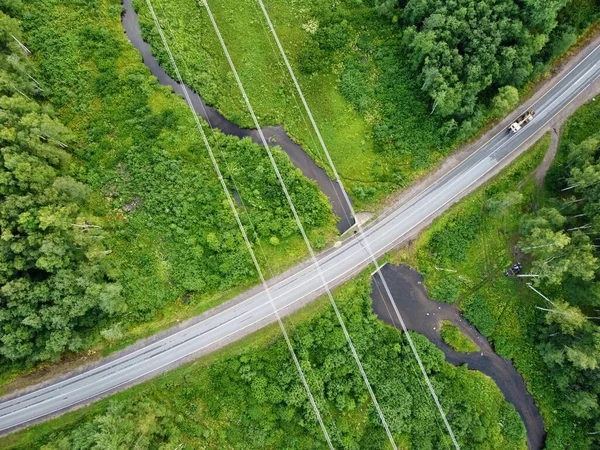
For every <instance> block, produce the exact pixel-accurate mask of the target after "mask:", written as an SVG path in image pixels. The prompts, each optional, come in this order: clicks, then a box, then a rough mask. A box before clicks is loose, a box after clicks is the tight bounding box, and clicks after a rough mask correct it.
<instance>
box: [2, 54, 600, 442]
mask: <svg viewBox="0 0 600 450" xmlns="http://www.w3.org/2000/svg"><path fill="white" fill-rule="evenodd" d="M598 78H600V46H598V47H596V48H595V49H593V50H592V51H591V52H590V53H589V54H588V56H587V57H586V58H585V59H583V60H582V61H581V62H580V63H578V64H577V65H576V66H575V67H574V68H573V69H571V70H570V71H569V72H567V73H566V74H565V75H564V76H563V78H562V79H561V80H560V81H559V82H558V83H557V84H556V85H554V86H553V87H552V88H551V89H550V90H548V91H547V92H546V94H545V95H543V96H542V97H541V98H540V99H539V100H538V101H537V102H536V103H535V105H534V106H533V108H534V109H535V111H536V114H535V117H534V119H533V120H532V121H531V122H530V123H529V124H527V125H526V126H525V127H524V128H523V129H522V130H521V131H519V132H518V133H516V134H510V133H509V132H508V131H506V130H503V131H501V132H499V133H498V134H497V135H495V136H494V137H493V138H491V139H490V140H489V141H488V142H487V143H485V144H484V145H483V146H482V147H480V148H479V149H478V150H477V151H475V152H474V153H472V155H471V156H470V157H468V158H467V159H465V160H464V161H463V162H462V163H460V164H458V165H457V166H456V167H455V168H453V169H452V170H451V171H450V172H448V173H447V174H446V175H444V176H442V177H441V178H439V179H438V180H437V181H435V182H434V183H433V184H432V185H430V186H429V187H428V188H426V189H423V190H422V191H421V192H420V193H418V195H416V196H414V197H413V198H412V199H411V200H409V201H408V202H406V203H405V204H404V205H402V206H401V207H399V208H398V209H396V210H395V211H393V212H392V213H390V214H388V215H387V216H386V217H385V218H384V219H382V220H380V221H378V222H375V223H373V224H372V225H371V226H369V227H368V228H367V229H365V235H364V239H367V240H368V242H369V245H370V247H371V249H372V250H373V251H374V252H376V253H377V255H381V254H383V253H385V252H386V251H388V250H389V249H391V248H392V247H394V246H395V245H398V244H399V243H400V242H402V241H403V240H404V239H406V238H407V237H408V236H409V235H410V234H411V232H414V230H415V229H418V227H419V226H421V225H422V223H423V222H426V221H428V220H430V219H431V217H433V216H435V215H436V214H439V212H440V211H443V210H444V209H445V208H447V207H449V206H450V205H451V204H452V203H453V202H454V201H456V200H457V199H458V198H460V196H461V195H464V194H465V193H466V192H467V191H468V190H469V189H470V188H471V187H472V186H473V185H474V184H476V183H478V182H480V181H481V180H484V179H486V178H487V177H489V176H491V174H492V172H493V171H494V169H497V168H498V166H499V165H500V164H501V163H502V162H503V161H504V160H505V159H506V158H509V157H510V156H511V155H512V154H513V153H514V152H516V151H517V150H518V149H519V148H520V147H521V146H522V145H523V144H525V143H528V144H530V143H531V142H530V141H532V139H531V138H532V137H534V135H536V134H538V133H539V131H540V130H541V129H543V128H544V127H547V125H548V123H549V122H550V121H551V120H552V119H553V118H554V117H555V116H556V115H557V114H559V113H560V112H561V111H562V110H563V109H564V108H566V107H567V106H568V105H569V104H570V103H571V102H572V101H573V100H574V99H575V98H576V97H577V96H578V95H579V94H581V93H582V92H584V91H585V90H586V88H588V87H589V85H590V84H591V83H592V82H594V81H595V80H597V79H598ZM369 261H370V257H369V254H368V253H367V251H366V249H365V246H364V244H363V242H362V240H361V239H358V238H357V237H356V236H353V237H351V238H350V239H348V240H346V241H345V242H344V243H343V245H342V246H341V247H340V248H338V249H336V250H335V251H332V252H329V253H327V254H326V255H324V256H323V257H322V258H321V259H320V266H321V270H322V272H323V274H324V276H325V278H326V280H327V282H328V283H329V285H330V287H333V286H335V285H338V284H340V283H341V282H343V281H345V280H347V279H348V278H349V277H350V276H351V275H353V274H356V273H358V272H359V271H360V270H362V269H364V268H365V267H366V266H368V265H369ZM321 290H322V286H321V282H320V277H319V274H318V272H317V270H316V268H315V267H314V266H312V265H311V266H307V267H304V268H303V269H301V270H298V271H296V272H294V273H293V274H292V275H290V276H288V277H287V278H285V279H283V280H282V281H280V282H278V283H277V284H275V285H273V286H272V287H271V292H272V296H273V298H274V300H275V303H276V305H277V307H278V308H279V309H280V310H281V311H282V314H286V313H288V312H290V311H291V310H292V309H293V308H294V305H295V304H297V302H302V301H305V300H306V299H307V298H314V297H315V296H316V295H317V294H318V293H319V292H321ZM272 321H274V318H273V310H272V307H271V305H270V304H269V302H268V299H267V296H266V294H265V293H264V292H262V291H261V292H259V293H258V294H256V295H254V296H252V297H249V298H247V299H246V300H244V301H242V302H239V303H237V304H234V305H232V306H231V307H229V308H227V309H224V310H222V311H220V312H219V313H217V314H215V315H212V316H210V317H208V318H207V319H206V320H204V321H202V322H199V323H196V324H195V325H193V326H191V327H189V328H186V329H184V330H181V331H179V332H177V333H175V334H171V335H170V336H167V337H165V338H163V339H160V340H157V341H156V342H152V343H150V344H148V345H146V346H144V347H142V348H139V349H137V350H135V351H132V352H129V353H127V354H125V355H123V356H121V357H118V358H116V359H113V360H111V361H107V362H105V363H103V364H101V365H99V366H97V367H94V368H92V369H90V370H87V371H85V372H83V373H80V374H77V375H74V376H72V377H70V378H67V379H64V380H62V381H58V382H55V383H53V384H50V385H48V386H45V387H43V388H40V389H37V390H33V391H31V392H28V393H26V394H22V395H20V396H17V397H15V398H12V399H9V400H5V401H3V402H2V403H0V434H2V433H7V432H9V431H11V430H13V429H16V428H19V427H22V426H25V425H28V424H30V423H33V422H35V421H41V420H44V419H46V418H48V417H50V416H53V415H56V414H58V413H60V412H62V411H66V410H69V409H71V408H73V407H75V406H77V405H82V404H86V403H90V402H91V401H93V400H95V399H98V398H100V397H102V396H104V395H106V394H107V393H110V392H113V391H115V390H118V389H119V388H123V387H125V386H128V385H131V384H133V383H135V382H136V381H138V382H139V381H141V380H143V379H146V378H148V377H150V376H152V375H156V374H158V373H160V372H161V371H164V370H165V369H166V368H169V367H172V366H173V364H174V363H176V362H177V361H182V360H185V359H186V358H187V359H189V357H190V356H191V355H194V354H197V353H198V352H200V351H202V350H203V349H207V348H209V347H211V346H214V345H215V344H216V343H218V342H220V341H230V340H231V339H232V338H236V337H237V338H239V337H242V336H244V335H246V334H248V333H249V332H250V331H253V330H254V329H256V327H257V324H258V325H263V324H266V323H270V322H272Z"/></svg>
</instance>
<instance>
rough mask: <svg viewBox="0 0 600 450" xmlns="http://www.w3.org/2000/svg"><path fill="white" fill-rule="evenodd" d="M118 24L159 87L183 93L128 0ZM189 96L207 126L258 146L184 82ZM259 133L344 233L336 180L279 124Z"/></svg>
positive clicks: (344, 210)
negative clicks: (312, 188)
mask: <svg viewBox="0 0 600 450" xmlns="http://www.w3.org/2000/svg"><path fill="white" fill-rule="evenodd" d="M121 23H122V25H123V28H124V30H125V34H126V35H127V37H128V38H129V40H130V42H131V43H132V44H133V46H134V47H135V48H136V49H137V50H138V51H139V52H140V53H141V55H142V58H143V61H144V65H145V66H146V67H148V69H150V72H151V73H152V75H154V76H155V77H156V79H157V80H158V82H159V83H160V84H162V85H163V86H170V87H171V88H172V89H173V91H174V92H175V93H176V94H180V95H183V86H181V85H180V84H179V83H178V82H177V81H175V80H174V79H173V78H171V77H170V75H169V74H168V73H167V72H166V71H165V70H164V69H163V68H162V67H161V66H160V64H159V63H158V61H157V60H156V58H155V57H154V55H153V54H152V51H151V49H150V45H149V44H148V43H147V42H146V41H144V39H143V38H142V33H141V30H140V25H139V23H138V15H137V13H136V12H135V9H134V8H133V5H132V0H123V14H122V17H121ZM185 88H186V89H187V91H188V93H189V94H190V98H191V100H192V107H193V108H194V111H196V114H198V115H199V116H200V117H202V119H203V120H205V121H206V122H208V123H209V124H210V125H211V127H213V128H218V129H219V130H221V131H222V132H223V133H224V134H226V135H229V136H236V137H238V138H240V139H241V138H245V137H249V138H250V139H252V141H254V142H255V143H257V144H259V145H262V141H261V139H260V136H259V133H258V131H257V130H255V129H250V128H240V127H239V126H238V125H236V124H234V123H232V122H230V121H229V120H227V119H226V118H225V117H224V116H223V115H222V114H221V113H219V111H217V110H216V109H215V108H213V107H212V106H209V105H207V104H206V103H205V102H204V100H203V99H202V97H200V95H199V94H198V93H197V92H195V91H194V90H193V89H192V88H191V87H189V86H187V85H185ZM262 132H263V135H264V136H265V138H266V140H267V143H268V144H269V145H270V146H279V147H281V149H283V151H284V152H285V153H286V154H287V155H288V157H289V158H290V160H291V162H292V164H294V166H296V167H297V168H298V169H300V171H301V172H302V173H303V174H304V176H305V177H307V178H309V179H311V180H313V181H315V182H316V183H317V185H318V186H319V188H320V189H321V192H323V193H324V194H325V195H326V196H327V198H328V199H329V203H330V204H331V207H332V209H333V212H334V214H335V215H336V216H337V217H338V219H339V220H338V222H337V228H338V230H339V232H340V233H344V232H345V231H347V230H348V229H349V228H351V227H352V225H354V218H353V217H352V212H351V209H350V207H349V206H348V205H347V203H346V202H345V201H344V193H343V190H342V187H341V186H340V185H339V184H338V183H337V181H334V180H332V179H331V178H329V175H327V173H326V172H325V170H323V169H322V168H321V167H319V166H318V165H317V164H316V163H315V162H314V161H313V160H312V158H311V157H310V156H309V155H308V154H307V153H306V152H305V151H304V150H303V149H302V147H301V146H300V145H298V144H296V143H295V142H294V141H293V140H292V139H291V138H290V137H289V136H288V134H287V133H286V132H285V130H284V128H283V127H282V126H270V127H264V128H262Z"/></svg>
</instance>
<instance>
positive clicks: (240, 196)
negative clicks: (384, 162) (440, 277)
mask: <svg viewBox="0 0 600 450" xmlns="http://www.w3.org/2000/svg"><path fill="white" fill-rule="evenodd" d="M157 3H158V5H159V8H160V9H161V10H162V13H163V16H166V14H165V8H164V4H163V3H162V2H161V1H160V0H157ZM165 21H168V19H166V20H165ZM159 22H160V20H159ZM162 28H163V29H166V30H167V32H168V33H169V35H170V37H171V42H172V43H173V45H174V46H175V47H176V49H177V50H179V53H180V55H181V56H180V60H181V61H182V62H183V66H184V68H185V70H186V72H187V74H188V76H190V75H191V71H190V69H189V66H188V64H187V61H186V58H185V52H184V51H183V49H182V47H181V46H180V45H178V43H177V40H176V39H175V34H174V33H173V30H172V29H170V28H168V27H164V26H163V27H162ZM200 106H201V108H202V111H203V112H204V116H205V117H206V122H207V123H208V126H209V128H210V130H211V133H212V136H213V138H214V139H217V134H216V133H215V129H214V127H213V125H212V123H211V122H210V118H209V115H208V111H207V110H206V107H205V105H204V102H203V101H200ZM217 149H218V150H219V154H220V156H221V158H222V159H223V161H224V162H225V166H226V169H227V174H228V175H229V177H230V178H231V182H232V184H233V188H234V189H235V190H236V191H237V192H238V194H239V201H240V203H241V207H242V210H243V211H244V215H245V216H246V219H247V220H248V222H249V223H250V227H251V228H252V231H253V233H254V237H255V239H256V241H257V243H258V247H259V249H260V253H261V255H262V257H263V259H264V261H265V265H266V268H267V269H268V271H269V273H270V275H271V277H273V276H274V275H275V272H274V270H273V268H272V266H271V264H269V262H268V261H269V259H268V258H267V255H266V253H265V251H264V247H263V245H262V242H261V240H260V237H259V235H258V233H257V231H256V226H255V225H254V222H253V220H252V217H251V215H250V213H249V212H248V208H247V206H246V204H245V203H244V199H243V196H242V191H241V190H240V189H239V187H238V185H237V183H236V181H235V177H234V175H233V174H234V171H233V170H232V169H231V166H230V165H229V162H228V161H227V158H226V157H225V155H224V153H223V151H222V150H221V147H220V146H218V145H217ZM287 321H288V322H290V323H291V328H292V330H293V332H298V331H297V328H296V325H295V324H294V321H293V319H292V317H291V316H289V317H288V318H287ZM298 345H299V347H300V351H305V349H304V345H303V343H302V340H301V339H300V340H298ZM325 410H326V412H327V415H328V416H329V419H330V420H331V425H332V427H333V429H334V432H335V433H336V434H339V430H338V428H337V425H336V423H335V420H334V418H333V416H332V414H331V412H330V411H329V408H325Z"/></svg>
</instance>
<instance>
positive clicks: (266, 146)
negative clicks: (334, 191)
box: [198, 0, 398, 450]
mask: <svg viewBox="0 0 600 450" xmlns="http://www.w3.org/2000/svg"><path fill="white" fill-rule="evenodd" d="M198 3H199V4H200V5H201V6H204V7H205V9H206V12H207V14H208V17H209V19H210V21H211V23H212V25H213V28H214V30H215V33H216V34H217V38H218V39H219V43H220V44H221V47H222V49H223V52H224V53H225V57H226V58H227V61H228V63H229V67H230V68H231V71H232V72H233V75H234V78H235V80H236V82H237V84H238V87H239V89H240V92H241V93H242V96H243V97H244V102H245V103H246V107H247V108H248V111H249V113H250V115H251V117H252V121H253V122H254V125H255V127H256V129H257V132H258V134H259V136H260V138H261V141H262V143H263V146H264V148H265V150H266V151H267V154H268V156H269V160H270V161H271V165H272V166H273V169H274V170H275V174H276V175H277V179H278V180H279V183H280V184H281V187H282V189H283V192H284V194H285V197H286V199H287V201H288V204H289V205H290V209H291V210H292V213H293V215H294V219H295V220H296V224H297V225H298V228H299V230H300V233H301V234H302V238H303V239H304V242H305V243H306V246H307V248H308V250H309V253H310V255H311V259H312V260H313V263H314V265H315V267H316V269H317V272H318V274H319V277H320V279H321V283H322V285H323V287H324V288H325V290H326V292H327V295H328V297H329V300H330V302H331V305H332V307H333V310H334V312H335V315H336V317H337V319H338V321H339V323H340V326H341V327H342V331H343V332H344V336H345V337H346V341H347V342H348V346H349V347H350V351H351V353H352V356H353V357H354V359H355V361H356V364H357V365H358V368H359V370H360V373H361V376H362V378H363V381H364V382H365V385H366V386H367V390H368V391H369V395H370V396H371V400H372V401H373V404H374V406H375V409H376V410H377V414H378V415H379V418H380V420H381V423H382V425H383V427H384V429H385V432H386V434H387V436H388V439H389V441H390V443H391V445H392V447H393V448H394V450H397V448H398V447H397V446H396V443H395V441H394V437H393V436H392V432H391V430H390V428H389V426H388V423H387V421H386V419H385V417H384V415H383V411H382V410H381V407H380V406H379V402H378V401H377V398H376V397H375V393H374V392H373V388H372V387H371V383H370V382H369V379H368V377H367V374H366V372H365V370H364V368H363V365H362V363H361V362H360V358H359V356H358V353H357V352H356V348H355V347H354V343H353V342H352V339H351V338H350V334H349V333H348V330H347V328H346V325H345V324H344V319H343V318H342V315H341V313H340V311H339V309H338V307H337V304H336V303H335V300H334V298H333V295H332V294H331V290H330V288H329V284H328V283H327V281H326V280H325V276H324V275H323V271H322V270H321V266H320V264H319V261H318V260H317V257H316V255H315V253H314V250H313V248H312V245H311V243H310V241H309V239H308V236H307V235H306V232H305V230H304V226H303V225H302V222H301V221H300V217H299V215H298V212H297V211H296V207H295V206H294V203H293V201H292V198H291V197H290V194H289V192H288V189H287V187H286V184H285V182H284V180H283V177H282V176H281V172H280V171H279V168H278V167H277V163H276V162H275V159H274V158H273V153H272V152H271V149H270V147H269V145H268V143H267V140H266V138H265V136H264V134H263V132H262V128H261V127H260V124H259V122H258V119H257V117H256V114H255V113H254V108H253V107H252V105H251V103H250V100H249V99H248V95H247V94H246V90H245V88H244V86H243V84H242V82H241V80H240V77H239V75H238V73H237V70H236V68H235V64H234V63H233V60H232V59H231V55H230V54H229V50H228V49H227V45H226V44H225V41H224V40H223V36H222V35H221V32H220V30H219V27H218V25H217V23H216V21H215V18H214V16H213V14H212V11H211V9H210V6H209V5H208V2H207V1H206V0H198Z"/></svg>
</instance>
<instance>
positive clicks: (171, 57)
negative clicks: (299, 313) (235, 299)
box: [146, 0, 334, 450]
mask: <svg viewBox="0 0 600 450" xmlns="http://www.w3.org/2000/svg"><path fill="white" fill-rule="evenodd" d="M146 4H147V5H148V9H149V10H150V14H151V15H152V18H153V20H154V24H155V26H156V28H157V30H158V33H159V35H160V38H161V40H162V43H163V46H164V48H165V50H166V52H167V54H168V56H169V60H170V62H171V64H172V66H173V70H174V71H175V74H176V76H177V80H178V81H179V82H180V83H181V87H182V90H183V94H184V97H185V99H186V102H187V104H188V107H189V109H190V111H191V113H192V116H193V117H194V121H195V123H196V127H197V128H198V131H199V132H200V135H201V137H202V141H203V143H204V146H205V147H206V149H207V151H208V154H209V156H210V160H211V162H212V164H213V167H214V169H215V172H216V173H217V176H218V178H219V182H220V183H221V187H222V188H223V191H224V192H225V196H226V197H227V202H228V203H229V206H230V208H231V210H232V212H233V214H234V216H235V220H236V222H237V224H238V227H239V229H240V232H241V233H242V236H243V239H244V243H245V244H246V247H247V248H248V252H249V253H250V256H251V258H252V262H253V263H254V266H255V268H256V271H257V272H258V275H259V277H260V280H261V283H262V285H263V287H264V289H265V292H266V293H267V297H268V299H269V302H270V304H271V306H272V307H273V313H274V315H275V317H276V318H277V322H278V324H279V327H280V328H281V332H282V333H283V336H284V339H285V342H286V344H287V346H288V349H289V351H290V353H291V355H292V359H293V361H294V364H295V366H296V369H297V370H298V373H299V375H300V378H301V380H302V384H303V386H304V389H305V390H306V393H307V395H308V398H309V401H310V403H311V406H312V408H313V410H314V412H315V415H316V417H317V420H318V422H319V425H320V427H321V430H322V431H323V435H324V436H325V440H326V441H327V444H328V446H329V448H330V449H332V450H333V449H334V447H333V444H332V442H331V438H330V437H329V433H328V431H327V428H326V427H325V424H324V422H323V419H322V417H321V413H320V412H319V408H318V406H317V404H316V402H315V399H314V397H313V395H312V392H311V390H310V387H309V386H308V382H307V380H306V377H305V375H304V372H303V370H302V367H301V366H300V361H299V360H298V358H297V356H296V353H295V352H294V348H293V346H292V343H291V340H290V338H289V336H288V334H287V331H286V330H285V327H284V326H283V322H282V320H281V316H280V314H279V311H278V310H277V306H276V305H275V302H274V301H273V297H272V295H271V291H270V289H269V286H268V285H267V281H266V280H265V278H264V275H263V272H262V269H261V268H260V265H259V263H258V260H257V259H256V255H255V254H254V250H253V248H252V245H251V243H250V240H249V239H248V236H247V234H246V230H245V228H244V225H243V224H242V221H241V219H240V216H239V214H238V212H237V210H236V208H235V204H234V202H233V199H232V198H231V194H230V193H229V189H228V188H227V185H226V184H225V179H224V178H223V175H222V173H221V170H220V168H219V165H218V163H217V160H216V158H215V155H214V153H213V151H212V147H211V146H210V143H209V142H208V139H207V136H206V133H205V132H204V129H203V128H202V124H201V122H200V119H199V117H198V115H197V114H196V112H195V111H194V107H193V104H192V101H191V99H190V96H189V93H188V91H187V88H186V85H185V84H184V82H183V78H182V77H181V73H180V72H179V68H178V67H177V63H176V62H175V58H174V57H173V54H172V53H171V50H170V48H169V44H168V43H167V39H166V37H165V35H164V33H163V30H162V27H161V25H160V23H159V21H158V17H157V16H156V13H155V11H154V8H153V7H152V2H151V0H146Z"/></svg>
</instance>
